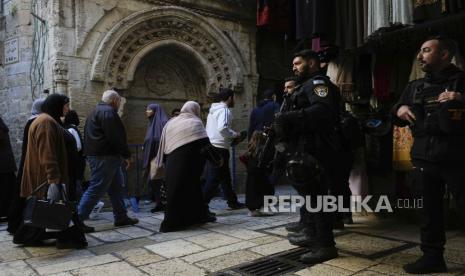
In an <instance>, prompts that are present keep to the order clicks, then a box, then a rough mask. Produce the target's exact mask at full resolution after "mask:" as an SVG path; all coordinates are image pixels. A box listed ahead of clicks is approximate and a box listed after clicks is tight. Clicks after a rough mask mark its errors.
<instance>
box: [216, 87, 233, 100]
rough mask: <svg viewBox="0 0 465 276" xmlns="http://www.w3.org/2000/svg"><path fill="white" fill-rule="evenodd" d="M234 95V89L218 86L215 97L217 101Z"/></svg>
mask: <svg viewBox="0 0 465 276" xmlns="http://www.w3.org/2000/svg"><path fill="white" fill-rule="evenodd" d="M231 96H234V91H233V90H232V89H230V88H220V92H219V93H218V96H217V99H218V101H222V102H224V101H226V100H228V99H229V97H231Z"/></svg>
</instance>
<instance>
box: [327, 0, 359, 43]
mask: <svg viewBox="0 0 465 276" xmlns="http://www.w3.org/2000/svg"><path fill="white" fill-rule="evenodd" d="M364 2H365V0H352V1H337V2H336V8H335V15H336V16H335V22H336V30H335V41H334V43H335V44H336V45H338V46H339V48H341V49H355V48H357V47H358V46H361V45H362V44H363V39H364V24H365V18H364V16H365V14H366V12H365V9H364Z"/></svg>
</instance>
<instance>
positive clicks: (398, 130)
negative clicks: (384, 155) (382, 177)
mask: <svg viewBox="0 0 465 276" xmlns="http://www.w3.org/2000/svg"><path fill="white" fill-rule="evenodd" d="M392 135H393V143H392V146H393V147H392V167H393V168H394V169H395V170H397V171H410V170H412V169H413V165H412V159H411V158H410V149H411V148H412V145H413V136H412V131H411V130H410V128H409V127H398V126H394V129H393V132H392Z"/></svg>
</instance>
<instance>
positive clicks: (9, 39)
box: [0, 0, 32, 160]
mask: <svg viewBox="0 0 465 276" xmlns="http://www.w3.org/2000/svg"><path fill="white" fill-rule="evenodd" d="M3 7H4V10H3V14H2V15H1V19H0V21H1V23H0V42H1V45H2V46H3V47H0V48H1V52H2V53H1V57H2V60H1V66H0V115H1V116H2V118H3V120H4V121H5V123H6V124H7V126H8V127H9V129H10V139H11V144H12V147H13V151H14V155H15V158H16V159H17V160H18V159H19V158H20V148H21V143H22V132H23V127H24V124H25V123H26V120H27V118H28V116H29V111H30V107H31V101H32V93H31V82H30V78H29V74H30V68H31V55H32V53H31V47H32V27H31V18H30V16H29V15H30V4H29V1H26V0H3Z"/></svg>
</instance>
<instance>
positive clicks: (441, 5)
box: [413, 0, 447, 23]
mask: <svg viewBox="0 0 465 276" xmlns="http://www.w3.org/2000/svg"><path fill="white" fill-rule="evenodd" d="M446 11H447V7H446V0H415V1H414V2H413V21H414V22H415V23H421V22H424V21H428V20H432V19H437V18H440V17H441V16H442V14H443V13H445V12H446Z"/></svg>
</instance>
